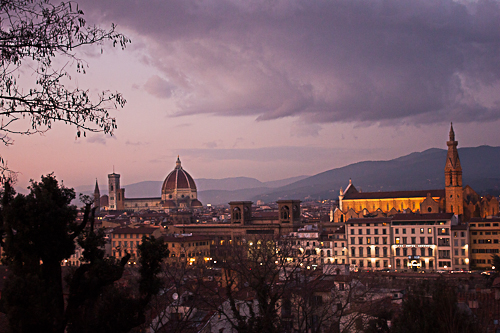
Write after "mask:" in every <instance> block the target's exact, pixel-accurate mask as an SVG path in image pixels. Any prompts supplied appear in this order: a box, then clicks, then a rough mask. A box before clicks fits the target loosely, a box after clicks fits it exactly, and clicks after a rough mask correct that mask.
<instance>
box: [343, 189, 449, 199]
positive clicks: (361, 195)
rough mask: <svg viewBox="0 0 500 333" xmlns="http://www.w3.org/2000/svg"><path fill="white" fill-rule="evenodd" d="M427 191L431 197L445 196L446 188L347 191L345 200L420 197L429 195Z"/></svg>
mask: <svg viewBox="0 0 500 333" xmlns="http://www.w3.org/2000/svg"><path fill="white" fill-rule="evenodd" d="M427 193H430V194H431V197H441V198H442V197H444V196H445V192H444V190H419V191H390V192H355V193H347V194H346V195H345V196H344V200H350V199H388V198H420V197H423V198H425V197H427Z"/></svg>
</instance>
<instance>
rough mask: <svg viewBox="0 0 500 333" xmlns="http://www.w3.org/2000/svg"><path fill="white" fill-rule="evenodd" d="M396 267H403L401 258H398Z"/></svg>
mask: <svg viewBox="0 0 500 333" xmlns="http://www.w3.org/2000/svg"><path fill="white" fill-rule="evenodd" d="M396 267H397V268H399V267H401V259H396Z"/></svg>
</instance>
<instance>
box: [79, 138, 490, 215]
mask: <svg viewBox="0 0 500 333" xmlns="http://www.w3.org/2000/svg"><path fill="white" fill-rule="evenodd" d="M458 153H459V155H460V161H461V164H462V169H463V184H464V186H465V185H470V186H471V187H472V188H473V189H474V190H475V191H477V192H478V193H480V194H485V193H490V194H493V195H499V194H500V147H490V146H480V147H475V148H459V149H458ZM445 159H446V150H444V149H437V148H432V149H428V150H425V151H423V152H419V153H411V154H409V155H406V156H402V157H399V158H396V159H393V160H389V161H365V162H359V163H354V164H350V165H347V166H345V167H342V168H336V169H332V170H328V171H325V172H322V173H319V174H317V175H314V176H310V177H308V176H299V177H293V178H288V179H283V180H278V181H273V182H260V181H259V180H257V179H255V178H248V177H235V178H224V179H204V178H201V179H196V180H195V182H196V185H197V188H198V198H199V199H200V201H201V202H202V203H203V204H208V203H211V204H213V205H218V204H227V203H228V202H229V201H235V200H251V201H254V202H255V201H257V200H263V201H264V202H274V201H276V200H279V199H300V200H308V199H314V200H318V199H337V198H338V195H339V190H340V187H343V188H345V187H346V186H347V185H348V184H349V179H352V182H353V184H354V185H355V186H356V188H357V189H358V190H359V189H360V188H361V190H362V191H364V192H374V191H398V190H425V189H440V188H444V165H445ZM161 186H162V181H145V182H140V183H135V184H130V185H125V186H124V187H125V195H126V196H127V197H129V198H132V197H158V196H160V192H161ZM75 190H76V191H77V192H88V193H90V192H92V191H93V186H85V187H83V186H82V187H78V188H76V189H75ZM101 194H103V191H102V189H101Z"/></svg>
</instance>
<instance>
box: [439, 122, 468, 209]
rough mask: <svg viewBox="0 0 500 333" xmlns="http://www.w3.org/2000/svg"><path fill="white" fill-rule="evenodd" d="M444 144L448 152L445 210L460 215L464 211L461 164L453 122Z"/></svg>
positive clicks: (445, 173) (445, 172) (445, 175)
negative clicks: (447, 139)
mask: <svg viewBox="0 0 500 333" xmlns="http://www.w3.org/2000/svg"><path fill="white" fill-rule="evenodd" d="M446 144H447V145H448V154H447V156H446V165H445V167H444V177H445V181H444V183H445V202H446V212H447V213H454V214H455V215H462V214H463V213H464V199H463V192H464V190H463V187H462V166H461V165H460V158H459V157H458V151H457V145H458V142H457V141H455V132H454V131H453V123H452V124H451V127H450V140H449V141H448V142H447V143H446Z"/></svg>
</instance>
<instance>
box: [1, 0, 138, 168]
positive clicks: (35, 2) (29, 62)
mask: <svg viewBox="0 0 500 333" xmlns="http://www.w3.org/2000/svg"><path fill="white" fill-rule="evenodd" d="M105 41H110V42H111V43H112V44H113V45H119V46H121V47H122V48H124V47H125V45H126V44H127V43H129V42H130V40H129V39H128V38H127V37H125V36H124V35H122V34H119V33H117V32H116V31H115V26H114V25H112V26H111V28H110V29H109V30H105V29H102V28H100V27H97V26H92V25H88V24H87V23H86V21H85V19H84V13H83V11H82V10H81V9H80V8H79V7H78V4H76V3H75V2H71V1H63V2H58V3H57V4H53V3H51V2H50V1H49V0H7V1H5V0H2V1H0V50H1V51H0V118H1V121H0V141H1V142H2V143H3V144H4V145H10V144H12V143H13V141H12V139H11V137H10V136H11V135H16V134H20V135H31V134H35V133H43V132H45V131H47V130H49V129H50V128H51V127H52V125H53V124H54V123H55V122H62V123H65V124H69V125H73V126H75V127H76V130H77V136H80V135H82V134H83V135H85V132H86V131H89V132H98V131H102V132H104V133H110V134H112V132H113V130H114V129H115V128H116V121H115V118H113V117H111V116H110V114H109V110H110V109H112V108H117V107H123V105H124V104H125V99H124V98H123V96H122V95H121V94H120V93H116V92H115V93H111V92H109V91H104V92H101V93H99V94H98V95H97V96H91V94H90V92H89V90H85V89H80V88H68V87H67V85H66V84H65V82H67V80H68V79H71V75H70V68H71V67H76V71H77V73H85V71H86V68H87V67H88V66H87V64H86V62H85V61H84V60H82V59H81V58H79V57H78V56H77V54H76V49H78V48H80V47H82V46H84V45H102V44H103V43H104V42H105ZM101 51H102V47H101ZM56 58H57V61H56ZM22 120H25V121H27V123H26V122H23V121H22ZM1 162H3V160H2V161H1ZM0 169H1V170H2V171H5V172H8V171H9V170H8V168H7V166H6V164H5V163H1V166H0Z"/></svg>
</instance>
